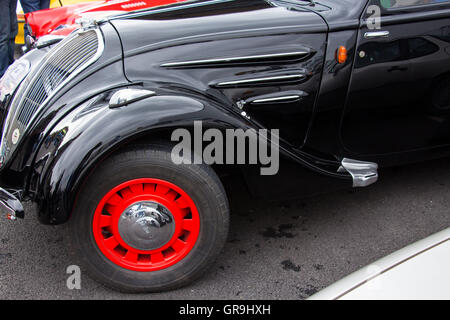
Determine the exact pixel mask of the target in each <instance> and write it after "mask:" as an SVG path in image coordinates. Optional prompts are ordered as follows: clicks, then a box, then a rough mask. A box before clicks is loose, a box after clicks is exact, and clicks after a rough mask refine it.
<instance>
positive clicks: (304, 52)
mask: <svg viewBox="0 0 450 320" xmlns="http://www.w3.org/2000/svg"><path fill="white" fill-rule="evenodd" d="M311 54H312V51H311V49H309V48H304V49H301V50H297V51H293V52H282V53H272V54H262V55H251V56H241V57H226V58H215V59H204V60H190V61H177V62H168V63H164V64H162V65H161V67H163V68H195V67H197V68H199V67H229V66H232V65H238V64H243V63H245V64H261V63H276V62H283V63H286V62H296V61H300V60H303V59H305V58H307V57H309V56H310V55H311Z"/></svg>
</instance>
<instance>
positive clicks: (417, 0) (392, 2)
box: [380, 0, 450, 9]
mask: <svg viewBox="0 0 450 320" xmlns="http://www.w3.org/2000/svg"><path fill="white" fill-rule="evenodd" d="M449 1H450V0H380V3H381V6H382V7H383V8H385V9H391V8H404V7H413V6H421V5H426V4H434V3H442V2H449Z"/></svg>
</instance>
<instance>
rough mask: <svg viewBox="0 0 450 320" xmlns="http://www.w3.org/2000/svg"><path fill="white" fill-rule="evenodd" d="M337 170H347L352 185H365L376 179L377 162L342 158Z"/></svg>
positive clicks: (355, 186)
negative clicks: (351, 179)
mask: <svg viewBox="0 0 450 320" xmlns="http://www.w3.org/2000/svg"><path fill="white" fill-rule="evenodd" d="M341 165H342V166H341V167H340V168H339V170H338V171H340V172H342V171H344V170H345V171H347V172H348V173H350V175H351V176H352V178H353V187H354V188H357V187H367V186H369V185H371V184H373V183H375V182H377V180H378V164H376V163H373V162H365V161H359V160H353V159H347V158H344V159H342V161H341Z"/></svg>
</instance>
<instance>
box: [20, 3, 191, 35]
mask: <svg viewBox="0 0 450 320" xmlns="http://www.w3.org/2000/svg"><path fill="white" fill-rule="evenodd" d="M180 1H185V0H104V1H92V2H87V3H79V4H74V5H68V6H64V7H60V8H52V9H47V10H39V11H35V12H31V13H28V14H26V16H25V17H26V20H27V23H28V24H29V25H30V27H31V29H32V31H33V35H34V36H35V37H36V38H40V37H42V36H44V35H46V34H50V33H52V32H55V30H56V32H58V27H59V28H61V26H70V28H67V29H68V30H67V32H65V33H64V32H63V33H62V35H67V34H69V33H70V32H71V31H72V30H73V29H76V28H77V27H78V24H77V23H76V21H77V19H79V18H92V19H101V18H105V17H110V16H114V15H117V14H123V13H126V12H130V11H134V10H138V9H143V8H150V7H158V6H162V5H167V4H172V3H176V2H180Z"/></svg>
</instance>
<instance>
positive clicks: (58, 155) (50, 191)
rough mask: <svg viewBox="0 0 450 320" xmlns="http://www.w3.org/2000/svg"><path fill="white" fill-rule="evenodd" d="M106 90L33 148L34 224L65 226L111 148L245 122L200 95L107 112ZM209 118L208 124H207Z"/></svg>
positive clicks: (165, 98) (154, 100) (153, 98)
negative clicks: (160, 134) (200, 126)
mask: <svg viewBox="0 0 450 320" xmlns="http://www.w3.org/2000/svg"><path fill="white" fill-rule="evenodd" d="M111 95H112V92H106V93H102V94H99V95H97V96H95V97H93V98H91V99H89V100H87V101H85V102H84V103H82V104H81V105H80V106H78V107H77V108H75V109H74V110H73V111H72V112H70V113H69V114H67V115H66V116H65V117H64V118H63V119H61V120H60V121H59V122H58V124H57V125H55V126H54V127H53V128H52V129H51V130H49V134H47V136H46V137H45V138H44V140H43V142H42V144H41V146H40V147H39V149H38V151H37V153H36V157H35V161H34V165H33V169H32V170H31V172H32V173H31V178H30V194H32V195H33V198H34V200H35V201H36V202H37V203H38V206H39V220H40V221H41V222H43V223H46V224H59V223H63V222H65V221H66V220H67V219H68V218H69V215H70V211H71V209H72V206H73V203H74V200H75V195H76V193H77V190H78V188H79V186H80V184H81V183H82V182H83V181H84V179H85V177H86V175H87V174H88V173H89V172H90V171H91V170H92V169H93V168H94V167H95V166H96V165H98V163H101V160H102V159H104V158H105V157H107V156H108V155H110V154H111V153H112V152H113V151H114V150H117V149H118V148H120V147H122V146H124V145H127V144H129V143H130V142H132V141H133V140H136V139H139V138H142V137H146V135H149V134H151V133H152V132H157V131H161V130H166V131H167V130H174V129H176V128H180V127H189V126H192V124H193V122H194V121H203V123H204V124H206V125H207V126H210V127H216V128H225V127H233V128H243V129H244V130H246V129H247V128H248V126H247V125H246V124H245V121H244V120H243V119H241V118H240V117H239V116H238V115H234V114H233V113H232V112H229V111H228V112H227V111H226V110H224V109H223V108H220V107H219V106H218V105H217V104H216V103H215V102H213V101H207V100H206V99H204V98H202V97H192V96H186V95H184V96H183V95H176V94H167V93H159V94H157V95H155V96H151V97H148V98H145V99H142V100H140V101H136V102H133V103H131V104H128V105H125V106H122V107H119V108H110V107H109V98H110V97H111ZM212 119H213V120H212Z"/></svg>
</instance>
